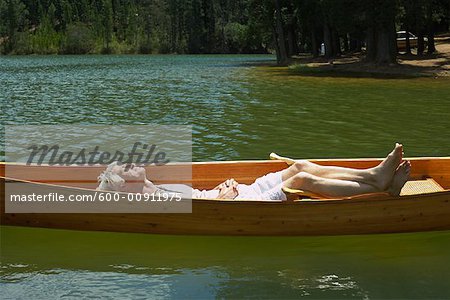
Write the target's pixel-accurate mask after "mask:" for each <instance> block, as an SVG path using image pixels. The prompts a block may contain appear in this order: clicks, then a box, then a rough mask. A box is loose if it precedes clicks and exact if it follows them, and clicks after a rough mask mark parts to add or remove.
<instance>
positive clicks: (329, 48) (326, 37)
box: [323, 23, 334, 58]
mask: <svg viewBox="0 0 450 300" xmlns="http://www.w3.org/2000/svg"><path fill="white" fill-rule="evenodd" d="M323 43H324V45H325V57H326V58H331V57H333V55H334V53H333V43H332V40H331V30H330V26H328V24H326V23H324V24H323Z"/></svg>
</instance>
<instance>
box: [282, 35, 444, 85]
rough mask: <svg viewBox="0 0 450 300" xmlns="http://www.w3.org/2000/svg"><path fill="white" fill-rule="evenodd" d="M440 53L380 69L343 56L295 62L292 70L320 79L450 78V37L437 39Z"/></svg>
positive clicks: (402, 59) (410, 57) (355, 57)
mask: <svg viewBox="0 0 450 300" xmlns="http://www.w3.org/2000/svg"><path fill="white" fill-rule="evenodd" d="M436 50H437V51H436V53H435V54H432V55H426V54H425V55H422V56H417V55H415V50H413V54H411V55H405V54H399V55H398V64H396V65H391V66H376V65H374V64H369V63H365V62H364V60H363V56H362V55H361V54H359V53H358V54H352V55H343V56H342V57H339V58H336V59H332V60H327V59H325V58H323V57H319V58H315V59H313V58H312V57H311V56H301V57H297V58H294V60H293V65H291V67H289V69H290V70H291V71H292V72H296V73H297V72H298V73H299V74H304V75H312V76H315V75H317V76H320V75H325V74H334V75H340V74H347V75H351V74H358V76H364V75H368V76H372V75H374V76H377V75H379V76H383V75H388V76H389V75H393V76H413V77H416V76H432V77H450V37H449V36H445V37H438V38H436Z"/></svg>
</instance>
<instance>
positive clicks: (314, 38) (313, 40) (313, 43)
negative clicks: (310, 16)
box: [311, 29, 319, 57]
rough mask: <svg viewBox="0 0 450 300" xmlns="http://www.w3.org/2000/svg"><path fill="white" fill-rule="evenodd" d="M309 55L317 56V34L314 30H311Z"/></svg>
mask: <svg viewBox="0 0 450 300" xmlns="http://www.w3.org/2000/svg"><path fill="white" fill-rule="evenodd" d="M311 54H312V55H313V57H318V56H319V47H318V42H317V33H316V30H315V29H313V30H312V32H311Z"/></svg>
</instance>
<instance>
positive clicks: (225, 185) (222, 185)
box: [214, 178, 239, 190]
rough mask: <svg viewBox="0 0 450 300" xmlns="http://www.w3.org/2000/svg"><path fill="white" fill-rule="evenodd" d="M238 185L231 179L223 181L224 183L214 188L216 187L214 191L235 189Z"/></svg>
mask: <svg viewBox="0 0 450 300" xmlns="http://www.w3.org/2000/svg"><path fill="white" fill-rule="evenodd" d="M238 184H239V183H238V182H237V181H236V180H234V178H231V179H227V180H225V181H224V182H222V183H221V184H219V185H218V186H216V187H215V188H214V190H220V189H223V188H227V187H230V186H234V187H237V186H238Z"/></svg>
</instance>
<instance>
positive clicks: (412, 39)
mask: <svg viewBox="0 0 450 300" xmlns="http://www.w3.org/2000/svg"><path fill="white" fill-rule="evenodd" d="M406 34H408V35H409V45H410V47H411V48H417V45H418V40H419V39H418V38H417V36H415V35H414V34H412V33H411V32H406V31H404V30H402V31H397V48H398V50H399V51H400V50H405V49H406ZM423 41H424V47H425V48H426V47H427V44H428V39H427V38H426V37H424V38H423Z"/></svg>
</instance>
